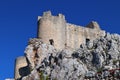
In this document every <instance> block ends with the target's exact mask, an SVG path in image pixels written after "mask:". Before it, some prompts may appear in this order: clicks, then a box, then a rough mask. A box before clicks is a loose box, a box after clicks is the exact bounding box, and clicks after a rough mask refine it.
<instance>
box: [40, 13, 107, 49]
mask: <svg viewBox="0 0 120 80" xmlns="http://www.w3.org/2000/svg"><path fill="white" fill-rule="evenodd" d="M104 35H105V31H103V30H101V29H100V27H99V25H98V23H97V22H95V21H92V22H91V23H89V24H88V25H87V26H86V27H83V26H78V25H74V24H70V23H67V22H66V20H65V16H64V15H62V14H58V16H52V14H51V12H50V11H48V12H44V13H43V16H42V17H41V16H39V17H38V38H41V39H42V40H43V42H44V43H46V44H51V45H53V46H54V47H55V48H56V49H64V48H66V47H69V48H72V49H78V48H79V47H80V44H82V43H83V44H84V43H86V40H94V39H96V38H98V37H100V36H104Z"/></svg>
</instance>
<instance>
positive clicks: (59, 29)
mask: <svg viewBox="0 0 120 80" xmlns="http://www.w3.org/2000/svg"><path fill="white" fill-rule="evenodd" d="M65 27H66V21H65V17H64V15H62V14H59V15H58V16H52V15H51V12H50V11H48V12H44V13H43V16H42V17H38V38H41V39H42V40H43V42H44V43H46V44H51V45H53V46H55V48H56V49H63V48H65V38H66V37H65Z"/></svg>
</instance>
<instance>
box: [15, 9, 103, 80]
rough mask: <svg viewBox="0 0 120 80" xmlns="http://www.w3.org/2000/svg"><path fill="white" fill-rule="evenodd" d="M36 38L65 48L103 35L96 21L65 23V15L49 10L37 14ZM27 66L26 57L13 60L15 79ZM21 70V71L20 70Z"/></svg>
mask: <svg viewBox="0 0 120 80" xmlns="http://www.w3.org/2000/svg"><path fill="white" fill-rule="evenodd" d="M37 32H38V34H37V38H38V39H41V40H42V41H43V43H45V44H50V45H53V46H54V47H55V48H56V49H57V50H62V49H65V48H70V49H73V50H74V49H78V48H80V45H81V44H85V43H86V41H89V40H94V39H96V38H98V37H100V36H105V31H103V30H101V29H100V26H99V25H98V23H97V22H95V21H92V22H91V23H89V24H88V25H87V26H86V27H83V26H78V25H74V24H70V23H67V22H66V20H65V16H64V15H62V14H59V15H58V16H52V14H51V12H50V11H48V12H44V13H43V16H38V31H37ZM26 66H28V63H27V60H26V57H24V56H23V57H19V58H17V59H16V62H15V80H17V79H19V78H21V75H22V69H23V68H26ZM20 71H21V72H20Z"/></svg>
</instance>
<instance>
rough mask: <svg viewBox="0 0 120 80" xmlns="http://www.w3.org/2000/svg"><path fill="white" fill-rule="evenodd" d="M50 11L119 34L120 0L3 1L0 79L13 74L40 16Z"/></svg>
mask: <svg viewBox="0 0 120 80" xmlns="http://www.w3.org/2000/svg"><path fill="white" fill-rule="evenodd" d="M47 10H51V11H52V13H53V14H54V15H56V14H58V13H63V14H64V15H65V16H66V19H67V21H68V22H70V23H74V24H78V25H82V26H85V25H86V24H88V23H89V22H90V21H92V20H94V21H97V22H98V23H99V24H100V26H101V28H102V29H104V30H106V31H107V32H110V33H118V34H120V31H119V27H120V0H0V80H4V79H5V78H13V77H14V61H15V58H16V57H18V56H22V55H24V50H25V47H26V46H27V42H28V40H29V38H34V37H36V33H37V16H38V15H42V12H44V11H47Z"/></svg>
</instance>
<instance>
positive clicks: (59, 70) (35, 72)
mask: <svg viewBox="0 0 120 80" xmlns="http://www.w3.org/2000/svg"><path fill="white" fill-rule="evenodd" d="M25 57H26V59H27V60H28V62H27V65H28V67H29V69H30V72H29V74H28V75H21V80H84V79H85V78H86V77H88V78H91V76H96V75H97V72H99V71H100V70H101V71H102V69H109V68H112V69H119V67H120V63H119V61H120V35H118V34H109V33H106V35H105V36H104V37H99V38H97V39H95V40H93V41H88V42H87V43H86V44H82V45H81V46H80V48H79V49H77V50H75V51H73V50H71V49H70V48H66V49H64V50H61V51H59V50H56V49H55V48H54V46H52V45H48V44H44V43H43V42H42V40H41V39H37V38H34V39H30V40H29V45H28V46H27V47H26V50H25ZM90 74H91V75H90ZM104 74H105V73H104ZM104 77H105V75H104V76H102V78H104ZM98 78H100V77H98Z"/></svg>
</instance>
